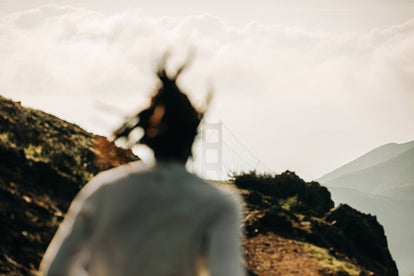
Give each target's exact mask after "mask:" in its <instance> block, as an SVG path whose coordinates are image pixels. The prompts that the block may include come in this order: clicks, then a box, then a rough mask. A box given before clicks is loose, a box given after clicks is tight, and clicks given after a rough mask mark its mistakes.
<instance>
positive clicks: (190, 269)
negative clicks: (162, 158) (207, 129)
mask: <svg viewBox="0 0 414 276" xmlns="http://www.w3.org/2000/svg"><path fill="white" fill-rule="evenodd" d="M240 217H241V200H240V197H239V196H238V195H236V194H235V193H231V192H229V191H224V190H222V189H219V188H217V187H215V186H213V185H212V184H210V183H208V182H205V181H203V180H202V179H200V178H198V177H197V176H195V175H192V174H190V173H189V172H188V171H187V170H186V169H185V168H184V166H183V165H181V164H179V163H172V162H162V163H159V164H157V165H155V166H152V167H148V166H146V165H144V164H143V163H142V162H133V163H130V164H128V165H124V166H121V167H118V168H115V169H112V170H109V171H106V172H102V173H100V174H98V175H97V176H96V177H95V178H93V179H92V180H91V181H90V182H89V183H88V184H87V185H86V186H85V187H84V188H83V189H82V190H81V191H80V192H79V194H78V195H77V196H76V198H75V200H74V201H73V203H72V204H71V206H70V208H69V210H68V213H67V215H66V217H65V219H64V221H63V222H62V224H61V225H60V227H59V229H58V231H57V233H56V235H55V237H54V238H53V240H52V242H51V244H50V245H49V248H48V249H47V251H46V253H45V255H44V258H43V260H42V263H41V265H40V270H41V272H42V274H43V275H99V276H105V275H111V276H116V275H148V276H150V275H157V276H164V275H177V276H187V275H188V276H190V275H191V276H192V275H199V274H198V273H199V271H200V269H199V267H198V266H197V263H198V261H199V260H200V259H204V260H205V263H206V267H207V268H208V270H209V273H210V275H214V276H216V275H223V276H230V275H235V276H236V275H237V276H238V275H244V269H243V267H242V265H241V247H240V221H241V218H240Z"/></svg>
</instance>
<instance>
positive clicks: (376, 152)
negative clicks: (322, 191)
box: [316, 140, 414, 183]
mask: <svg viewBox="0 0 414 276" xmlns="http://www.w3.org/2000/svg"><path fill="white" fill-rule="evenodd" d="M413 147H414V140H413V141H409V142H405V143H388V144H385V145H382V146H379V147H376V148H374V149H373V150H371V151H369V152H367V153H365V154H363V155H361V156H360V157H358V158H356V159H355V160H353V161H350V162H348V163H346V164H345V165H342V166H340V167H339V168H337V169H335V170H333V171H332V172H329V173H326V174H324V175H323V176H321V177H319V178H318V179H316V181H318V182H321V183H326V182H329V181H331V180H333V179H335V178H338V177H341V176H342V175H344V174H347V173H350V172H353V171H355V170H363V169H366V168H368V167H371V166H374V165H377V164H379V163H382V162H384V161H386V160H388V159H391V158H394V157H396V156H398V155H399V154H401V153H403V152H404V151H406V150H409V149H411V148H413ZM379 159H380V160H379Z"/></svg>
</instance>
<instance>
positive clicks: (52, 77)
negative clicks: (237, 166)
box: [0, 5, 414, 178]
mask: <svg viewBox="0 0 414 276" xmlns="http://www.w3.org/2000/svg"><path fill="white" fill-rule="evenodd" d="M191 48H195V49H196V50H197V54H196V58H195V60H194V62H193V64H192V66H191V68H190V69H189V70H188V71H187V72H186V73H185V74H184V75H183V76H182V79H180V84H181V85H182V86H183V87H184V88H185V89H186V90H188V91H189V93H190V95H191V97H192V98H193V99H194V100H195V102H196V103H198V104H202V103H203V100H204V98H205V96H206V93H207V90H208V89H209V87H210V86H212V87H214V90H215V104H214V106H213V109H212V110H211V112H210V115H209V116H210V119H211V120H216V119H222V120H224V121H225V122H227V124H228V125H229V126H230V127H232V128H234V132H235V133H236V134H237V135H239V136H240V139H241V140H242V141H245V142H246V145H247V146H248V147H250V148H251V149H252V151H254V152H255V153H256V155H257V156H261V157H262V158H263V161H264V162H265V163H267V164H268V166H270V167H274V168H276V169H277V170H282V169H294V170H298V171H299V173H301V174H302V175H304V176H305V177H309V178H312V177H317V176H319V174H321V173H322V172H323V170H325V171H326V170H327V169H331V168H334V167H335V166H339V165H341V164H342V163H344V162H345V161H348V160H350V159H351V158H354V157H357V156H358V155H359V154H361V153H363V152H364V151H366V150H367V148H369V147H372V145H380V144H382V143H386V142H390V141H395V140H396V139H400V140H401V139H412V137H413V136H414V132H413V129H414V127H413V125H412V118H413V117H414V116H413V115H414V111H413V110H414V106H413V98H414V96H413V94H414V93H413V91H414V80H413V79H414V78H412V76H414V20H410V21H407V22H405V23H403V24H401V25H398V26H391V27H389V28H386V29H377V30H372V31H370V32H368V33H335V32H327V31H309V30H306V29H301V28H297V27H290V26H281V25H277V26H273V25H262V24H259V23H254V22H252V23H250V24H248V25H245V26H243V27H234V26H231V25H228V24H226V23H224V22H223V21H222V20H221V19H220V18H218V17H213V16H210V15H194V16H188V17H186V18H184V19H177V18H170V17H162V18H150V17H146V16H144V15H143V14H141V12H140V11H126V12H122V13H118V14H114V15H104V14H101V13H98V12H95V11H91V10H87V9H79V8H74V7H70V6H59V5H44V6H40V7H38V8H36V9H32V10H27V11H23V12H18V13H14V14H11V15H8V16H6V17H4V18H2V19H0V60H1V61H2V63H1V64H0V91H1V93H3V94H4V95H6V96H9V97H11V98H14V99H16V100H22V101H23V104H29V105H31V106H35V107H37V108H42V109H44V110H46V111H49V112H52V113H54V114H57V115H58V116H62V117H64V118H66V119H68V120H71V121H75V122H77V123H79V124H81V125H82V126H84V127H87V128H88V129H90V130H92V131H97V132H101V133H108V131H109V129H110V128H111V127H114V126H115V125H116V124H117V123H119V120H120V119H121V118H120V117H121V116H120V115H119V114H109V115H108V114H105V113H104V112H103V111H102V108H97V103H104V104H105V103H106V104H111V105H113V106H114V107H115V108H117V109H120V110H123V112H124V113H125V114H126V113H128V112H131V111H133V110H134V109H136V108H139V107H142V106H144V105H145V104H146V102H147V97H148V95H149V93H151V92H152V89H153V87H154V86H155V85H156V82H155V81H156V80H155V78H154V76H153V71H154V69H155V66H156V64H157V61H158V59H159V57H160V56H161V55H162V54H163V53H164V52H165V51H167V50H169V51H170V52H171V53H172V57H171V60H170V63H169V69H170V70H174V69H175V68H177V66H178V65H179V64H181V63H182V62H184V61H185V59H186V56H187V54H188V51H189V49H191ZM410 129H411V130H410ZM252 133H254V135H252ZM257 133H259V135H257ZM264 145H265V146H264ZM332 152H337V155H336V156H332ZM316 159H317V160H318V162H315V160H316Z"/></svg>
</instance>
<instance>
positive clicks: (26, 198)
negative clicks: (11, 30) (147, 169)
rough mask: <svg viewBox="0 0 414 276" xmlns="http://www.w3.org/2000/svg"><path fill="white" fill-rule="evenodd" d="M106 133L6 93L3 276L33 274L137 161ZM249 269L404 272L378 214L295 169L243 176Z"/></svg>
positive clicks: (2, 111) (0, 185) (0, 132)
mask: <svg viewBox="0 0 414 276" xmlns="http://www.w3.org/2000/svg"><path fill="white" fill-rule="evenodd" d="M136 159H137V157H135V156H134V155H133V154H132V152H131V151H128V150H123V149H119V148H117V147H116V146H115V145H114V144H113V143H111V142H109V141H107V140H106V139H105V138H104V137H99V136H95V135H93V134H91V133H88V132H86V131H84V130H82V129H81V128H79V127H78V126H76V125H74V124H71V123H68V122H65V121H62V120H60V119H58V118H56V117H54V116H52V115H49V114H46V113H44V112H41V111H38V110H33V109H29V108H25V107H22V106H21V105H20V104H19V103H15V102H13V101H10V100H8V99H5V98H2V97H0V199H1V201H0V202H1V204H0V212H1V216H0V231H1V232H2V233H3V235H1V236H0V274H6V275H34V274H36V270H37V268H38V265H39V262H40V260H41V258H42V255H43V253H44V251H45V249H46V247H47V245H48V244H49V242H50V240H51V238H52V236H53V234H54V232H55V231H56V229H57V227H58V225H59V223H60V221H61V220H62V219H63V216H64V214H65V212H66V210H67V208H68V205H69V203H70V202H71V200H72V199H73V197H74V196H75V194H76V193H77V192H78V191H79V189H80V188H81V187H82V186H83V185H84V184H85V183H86V182H87V181H88V180H89V179H90V178H91V177H92V176H93V175H95V174H96V173H98V172H99V171H101V170H106V169H108V168H111V167H114V166H118V165H120V164H123V163H126V162H129V161H132V160H136ZM220 185H226V186H229V187H232V188H233V189H236V190H237V191H238V192H239V193H240V194H241V195H242V196H243V197H244V199H245V218H244V224H245V229H246V231H245V239H244V250H245V255H246V266H247V268H248V270H249V272H250V275H259V276H262V275H263V276H264V275H266V276H267V275H332V276H333V275H336V276H340V275H398V272H397V268H396V266H395V262H394V261H393V259H392V257H391V255H390V252H389V250H388V247H387V238H386V236H385V234H384V229H383V228H382V226H381V225H380V224H379V223H378V222H377V220H376V218H375V217H373V216H370V215H365V214H362V213H360V212H359V211H357V210H355V209H353V208H351V207H350V206H348V205H340V206H338V207H337V208H334V209H332V207H333V201H332V200H331V198H330V193H329V191H328V190H327V189H326V188H325V187H322V186H321V185H320V184H318V183H316V182H310V183H306V182H304V181H303V180H302V179H300V178H299V177H298V176H296V174H295V173H293V172H289V171H286V172H285V173H283V174H281V175H275V176H258V175H256V174H254V173H251V174H244V175H239V176H235V179H234V182H233V183H226V184H220Z"/></svg>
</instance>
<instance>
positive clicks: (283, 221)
mask: <svg viewBox="0 0 414 276" xmlns="http://www.w3.org/2000/svg"><path fill="white" fill-rule="evenodd" d="M234 185H235V187H236V188H237V189H238V191H239V192H240V193H241V194H242V195H243V197H244V200H245V203H246V204H245V222H244V224H245V230H246V237H247V238H246V240H245V253H246V256H247V257H248V258H247V267H248V269H249V271H251V272H253V273H254V274H253V275H312V273H313V274H316V275H398V272H397V267H396V265H395V262H394V261H393V260H392V257H391V255H390V252H389V250H388V247H387V238H386V236H385V234H384V229H383V227H382V226H381V225H380V224H379V223H378V222H377V220H376V218H375V217H373V216H371V215H366V214H363V213H361V212H359V211H357V210H355V209H353V208H352V207H350V206H348V205H343V204H342V205H339V206H337V207H336V208H333V206H334V204H333V201H332V200H331V197H330V193H329V191H328V190H327V189H326V188H325V187H323V186H321V185H320V184H319V183H317V182H305V181H303V180H302V179H301V178H299V177H298V176H297V175H296V174H295V173H293V172H290V171H286V172H284V173H282V174H280V175H256V174H255V173H254V172H253V173H248V174H242V175H239V176H236V177H235V179H234ZM280 244H285V245H286V244H287V245H289V246H288V247H287V248H280ZM315 263H316V264H318V265H319V268H317V269H316V271H315ZM289 264H290V266H289ZM280 267H285V269H286V270H279V268H280ZM310 267H313V270H312V272H311V271H310V270H309V268H310ZM316 267H317V266H316Z"/></svg>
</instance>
